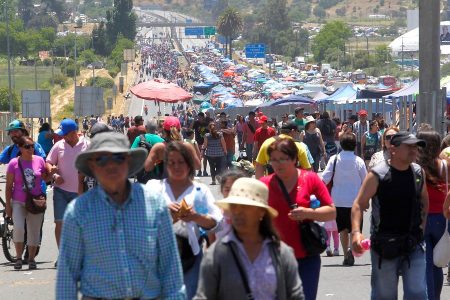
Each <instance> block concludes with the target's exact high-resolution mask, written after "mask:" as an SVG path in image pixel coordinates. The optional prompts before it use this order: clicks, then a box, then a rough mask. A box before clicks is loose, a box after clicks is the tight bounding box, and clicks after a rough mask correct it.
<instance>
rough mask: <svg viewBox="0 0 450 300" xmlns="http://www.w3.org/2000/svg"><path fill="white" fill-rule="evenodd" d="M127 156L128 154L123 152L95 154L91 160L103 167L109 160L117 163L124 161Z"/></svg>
mask: <svg viewBox="0 0 450 300" xmlns="http://www.w3.org/2000/svg"><path fill="white" fill-rule="evenodd" d="M127 156H128V155H127V154H125V153H114V154H111V155H101V156H97V157H95V158H92V159H91V160H92V161H94V162H95V164H96V165H97V166H98V167H104V166H106V165H107V164H108V163H109V162H110V161H111V162H113V163H115V164H117V165H120V164H123V163H124V162H125V160H126V159H127Z"/></svg>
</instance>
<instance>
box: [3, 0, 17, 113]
mask: <svg viewBox="0 0 450 300" xmlns="http://www.w3.org/2000/svg"><path fill="white" fill-rule="evenodd" d="M6 6H7V3H6V1H5V3H4V6H3V12H4V13H5V23H6V51H7V53H8V96H9V113H10V114H11V119H13V118H14V111H13V103H12V87H11V49H10V42H9V16H8V10H7V9H6Z"/></svg>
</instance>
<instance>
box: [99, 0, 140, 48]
mask: <svg viewBox="0 0 450 300" xmlns="http://www.w3.org/2000/svg"><path fill="white" fill-rule="evenodd" d="M132 10H133V1H132V0H114V9H113V10H112V11H109V10H108V11H107V13H106V35H107V39H108V44H109V45H114V44H115V43H116V40H117V36H118V35H119V34H121V35H122V36H123V37H125V38H127V39H129V40H134V38H135V37H136V33H137V29H136V20H137V16H136V14H135V13H134V12H133V11H132Z"/></svg>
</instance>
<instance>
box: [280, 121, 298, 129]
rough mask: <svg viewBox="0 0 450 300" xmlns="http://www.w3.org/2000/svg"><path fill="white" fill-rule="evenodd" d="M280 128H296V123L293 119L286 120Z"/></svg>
mask: <svg viewBox="0 0 450 300" xmlns="http://www.w3.org/2000/svg"><path fill="white" fill-rule="evenodd" d="M281 129H287V130H298V127H297V124H295V122H293V121H287V122H286V123H284V124H283V126H281Z"/></svg>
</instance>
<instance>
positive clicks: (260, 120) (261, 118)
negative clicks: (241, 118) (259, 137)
mask: <svg viewBox="0 0 450 300" xmlns="http://www.w3.org/2000/svg"><path fill="white" fill-rule="evenodd" d="M267 120H268V119H267V117H266V116H261V117H259V120H258V123H259V124H264V123H266V122H267Z"/></svg>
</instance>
